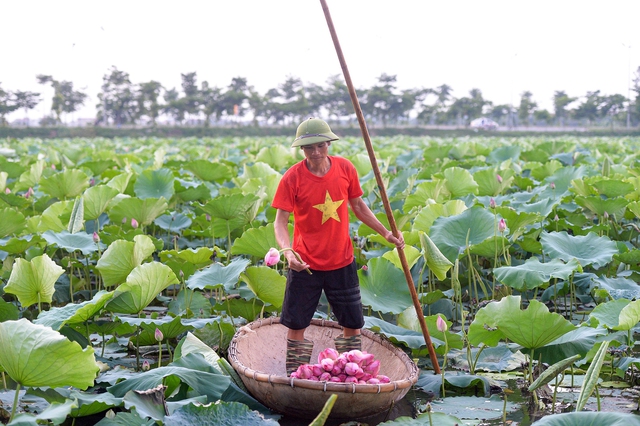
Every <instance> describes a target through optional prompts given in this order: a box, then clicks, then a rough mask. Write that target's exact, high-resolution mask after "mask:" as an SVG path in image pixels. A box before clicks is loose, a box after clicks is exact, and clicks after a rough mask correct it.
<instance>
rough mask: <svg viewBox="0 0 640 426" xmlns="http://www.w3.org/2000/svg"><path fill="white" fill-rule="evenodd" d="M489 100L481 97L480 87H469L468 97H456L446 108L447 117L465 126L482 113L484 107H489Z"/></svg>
mask: <svg viewBox="0 0 640 426" xmlns="http://www.w3.org/2000/svg"><path fill="white" fill-rule="evenodd" d="M490 106H491V101H487V100H485V99H484V98H483V97H482V92H481V91H480V89H471V90H470V91H469V96H468V97H462V98H460V99H456V100H455V101H454V102H453V104H451V106H450V107H449V109H448V110H447V118H448V119H450V120H457V121H458V122H459V123H463V124H464V125H465V126H467V125H468V124H469V122H470V121H471V120H473V119H474V118H478V117H480V116H482V115H483V112H484V109H485V107H490Z"/></svg>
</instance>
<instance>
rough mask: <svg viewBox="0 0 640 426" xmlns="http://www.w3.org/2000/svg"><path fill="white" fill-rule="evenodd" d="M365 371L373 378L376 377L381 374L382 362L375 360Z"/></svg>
mask: <svg viewBox="0 0 640 426" xmlns="http://www.w3.org/2000/svg"><path fill="white" fill-rule="evenodd" d="M363 370H364V372H365V373H369V374H371V375H372V376H373V377H376V376H377V375H378V373H379V372H380V361H379V360H377V359H376V360H374V361H373V362H372V363H371V364H368V365H367V366H366V367H364V368H363Z"/></svg>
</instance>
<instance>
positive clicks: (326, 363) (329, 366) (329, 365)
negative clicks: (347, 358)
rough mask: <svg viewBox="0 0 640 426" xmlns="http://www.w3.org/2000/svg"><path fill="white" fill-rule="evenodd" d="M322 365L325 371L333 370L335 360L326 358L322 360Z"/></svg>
mask: <svg viewBox="0 0 640 426" xmlns="http://www.w3.org/2000/svg"><path fill="white" fill-rule="evenodd" d="M320 365H321V366H322V369H323V370H324V371H332V370H333V360H332V359H331V358H325V359H323V360H322V361H320Z"/></svg>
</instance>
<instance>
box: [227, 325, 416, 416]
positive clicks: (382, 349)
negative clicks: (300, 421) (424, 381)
mask: <svg viewBox="0 0 640 426" xmlns="http://www.w3.org/2000/svg"><path fill="white" fill-rule="evenodd" d="M341 334H342V327H341V326H340V325H339V324H338V323H337V322H334V321H325V320H317V319H314V320H312V322H311V325H310V326H309V328H307V330H306V332H305V338H306V339H308V340H311V341H313V342H314V346H313V353H312V355H311V363H312V364H314V363H316V361H317V359H318V354H319V353H320V352H321V351H323V350H324V349H326V348H328V347H332V348H335V344H334V339H335V338H336V337H338V336H340V335H341ZM286 335H287V328H286V327H284V326H283V325H281V324H280V318H278V317H272V318H267V319H262V320H258V321H254V322H252V323H250V324H248V325H246V326H244V327H241V328H240V329H239V330H238V331H237V332H236V334H235V336H234V337H233V339H232V340H231V344H230V345H229V362H230V364H231V365H232V366H233V368H234V369H235V370H236V372H237V373H238V375H239V376H240V378H241V379H242V381H243V383H244V384H245V386H246V387H247V389H248V390H249V392H250V393H251V394H252V395H253V396H254V397H255V398H256V399H257V400H258V401H260V402H261V403H262V404H264V405H265V406H267V407H269V408H270V409H272V410H274V411H277V412H280V413H283V414H286V415H291V416H294V417H302V418H314V417H315V416H317V415H318V413H319V412H320V411H322V408H323V407H324V404H325V402H326V400H327V399H328V398H329V397H330V396H331V395H332V394H334V393H335V394H337V395H338V399H337V400H336V402H335V404H334V406H333V409H332V410H331V414H330V415H329V417H330V418H332V419H360V418H364V417H369V416H374V415H376V414H380V413H382V412H385V411H387V410H389V409H390V408H392V407H393V406H394V404H395V403H396V402H397V401H399V400H400V399H402V398H403V397H404V396H405V395H406V393H407V392H408V391H409V389H410V388H411V386H413V385H414V384H415V383H416V381H417V380H418V372H419V371H418V367H417V366H416V365H415V363H414V362H413V361H412V360H411V359H410V358H409V357H408V356H407V354H405V353H404V352H403V351H402V350H400V349H398V348H397V347H395V346H394V345H393V344H392V343H391V342H390V341H388V340H387V339H385V338H383V337H381V336H379V335H377V334H375V333H373V332H371V331H369V330H366V329H362V350H363V351H366V352H369V353H371V354H373V355H374V356H375V359H377V360H380V374H384V375H385V376H388V377H389V378H390V379H391V382H390V383H384V384H379V385H369V384H367V385H356V384H353V383H332V382H316V381H311V380H303V379H292V378H290V377H288V376H287V373H286V369H285V353H286V341H287V339H286Z"/></svg>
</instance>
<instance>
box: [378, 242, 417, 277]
mask: <svg viewBox="0 0 640 426" xmlns="http://www.w3.org/2000/svg"><path fill="white" fill-rule="evenodd" d="M404 255H405V259H406V260H407V265H408V266H409V269H411V268H413V265H415V264H416V262H417V261H418V259H420V256H421V253H420V250H418V249H417V248H415V247H413V246H409V245H407V246H405V248H404ZM382 257H383V258H385V259H387V260H388V261H389V262H391V263H393V265H394V266H395V267H396V268H398V269H400V270H401V271H402V262H401V261H400V255H399V254H398V250H397V249H393V250H391V251H387V252H385V253H384V254H383V255H382Z"/></svg>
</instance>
